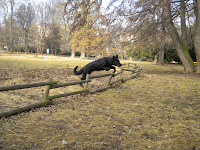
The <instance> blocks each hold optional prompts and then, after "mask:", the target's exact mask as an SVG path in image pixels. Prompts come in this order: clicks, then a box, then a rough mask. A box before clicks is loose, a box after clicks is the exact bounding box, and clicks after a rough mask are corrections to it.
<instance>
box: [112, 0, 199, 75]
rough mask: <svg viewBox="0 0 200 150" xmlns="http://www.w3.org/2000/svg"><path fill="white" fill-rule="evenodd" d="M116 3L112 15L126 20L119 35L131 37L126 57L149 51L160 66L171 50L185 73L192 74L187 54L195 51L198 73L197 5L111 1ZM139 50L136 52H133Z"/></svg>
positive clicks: (186, 0)
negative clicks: (165, 55) (115, 13)
mask: <svg viewBox="0 0 200 150" xmlns="http://www.w3.org/2000/svg"><path fill="white" fill-rule="evenodd" d="M116 2H118V3H119V5H118V7H117V8H115V10H114V11H116V12H118V14H117V15H119V16H120V17H121V18H123V19H125V20H126V24H125V26H124V28H123V29H122V30H121V31H122V32H125V33H131V34H133V35H134V38H132V39H131V40H130V42H129V43H127V49H128V52H129V55H131V54H132V55H138V54H143V53H144V51H146V50H148V49H149V50H151V51H152V53H155V54H154V56H158V62H159V63H161V64H162V63H163V62H164V61H163V60H164V51H165V50H168V51H169V50H172V49H174V50H176V53H177V55H178V57H179V59H180V61H181V62H182V64H183V65H184V67H185V71H186V72H195V71H196V67H195V66H194V62H193V59H192V58H191V56H190V54H191V53H192V52H190V51H192V50H195V55H196V60H197V72H200V57H199V56H200V46H199V44H200V29H199V27H200V1H198V0H137V1H136V2H135V3H134V2H133V1H131V0H118V1H116V0H115V1H113V3H116ZM134 44H135V45H134ZM172 44H173V45H172ZM130 45H131V46H130ZM133 45H134V46H133ZM171 45H172V46H171ZM169 48H170V49H169ZM138 50H139V52H136V51H138ZM149 50H148V52H149ZM145 54H150V53H147V52H145ZM193 54H194V53H193ZM150 55H151V54H150ZM147 56H148V55H147Z"/></svg>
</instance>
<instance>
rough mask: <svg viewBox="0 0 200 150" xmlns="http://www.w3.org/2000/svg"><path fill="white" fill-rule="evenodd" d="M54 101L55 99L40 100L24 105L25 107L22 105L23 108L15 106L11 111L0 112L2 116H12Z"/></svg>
mask: <svg viewBox="0 0 200 150" xmlns="http://www.w3.org/2000/svg"><path fill="white" fill-rule="evenodd" d="M52 102H53V101H42V102H39V103H35V104H31V105H28V106H24V107H21V108H15V109H12V110H10V111H6V112H2V113H0V118H2V117H9V116H12V115H15V114H18V113H21V112H24V111H29V110H31V109H34V108H38V107H41V106H44V105H48V104H51V103H52Z"/></svg>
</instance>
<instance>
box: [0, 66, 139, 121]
mask: <svg viewBox="0 0 200 150" xmlns="http://www.w3.org/2000/svg"><path fill="white" fill-rule="evenodd" d="M133 65H134V66H133ZM123 66H125V64H124V65H123ZM141 69H142V68H141V67H139V66H136V64H132V63H128V64H127V67H123V68H120V72H118V73H109V74H101V75H96V76H90V75H87V78H86V80H84V81H75V82H69V83H63V84H57V82H56V81H52V79H51V78H50V79H49V80H48V81H47V82H40V83H32V84H23V85H13V86H5V87H0V92H1V91H10V90H18V89H26V88H32V87H40V86H46V89H45V92H44V97H43V101H41V102H39V103H35V104H31V105H28V106H24V107H21V108H15V109H12V110H10V111H6V112H2V113H0V118H2V117H8V116H11V115H15V114H18V113H20V112H24V111H29V110H31V109H34V108H37V107H41V106H45V105H48V104H51V103H53V99H56V98H61V97H65V96H70V95H75V94H81V93H96V92H100V91H104V90H106V89H108V88H111V87H112V85H113V84H116V83H118V82H121V83H123V82H125V81H127V80H130V79H133V78H135V77H136V76H137V75H139V74H140V70H141ZM124 71H129V72H131V74H130V77H129V78H123V77H122V74H123V72H124ZM118 75H120V78H119V79H117V80H115V81H112V78H114V77H115V76H118ZM108 76H110V78H109V80H108V84H107V85H106V87H103V88H100V89H97V90H95V91H91V90H89V88H88V83H89V82H91V80H92V79H94V78H101V77H108ZM81 83H85V84H84V87H83V89H82V90H79V91H74V92H70V93H66V94H59V95H53V96H49V93H50V90H51V89H55V88H60V87H66V86H71V85H77V84H81Z"/></svg>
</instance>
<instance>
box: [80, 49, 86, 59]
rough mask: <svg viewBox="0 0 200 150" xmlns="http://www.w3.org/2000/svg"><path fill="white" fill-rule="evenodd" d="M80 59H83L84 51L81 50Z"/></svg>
mask: <svg viewBox="0 0 200 150" xmlns="http://www.w3.org/2000/svg"><path fill="white" fill-rule="evenodd" d="M80 58H85V50H83V51H82V52H81V56H80Z"/></svg>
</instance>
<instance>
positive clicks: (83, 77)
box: [80, 73, 87, 87]
mask: <svg viewBox="0 0 200 150" xmlns="http://www.w3.org/2000/svg"><path fill="white" fill-rule="evenodd" d="M86 75H87V74H85V73H83V76H82V78H81V81H83V80H85V79H86ZM80 85H81V86H82V87H83V84H82V83H80Z"/></svg>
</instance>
